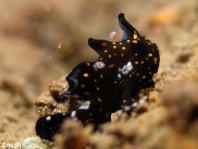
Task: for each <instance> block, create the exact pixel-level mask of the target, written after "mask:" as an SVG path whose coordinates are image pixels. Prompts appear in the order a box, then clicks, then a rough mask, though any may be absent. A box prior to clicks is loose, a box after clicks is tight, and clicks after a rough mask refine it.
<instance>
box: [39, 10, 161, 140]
mask: <svg viewBox="0 0 198 149" xmlns="http://www.w3.org/2000/svg"><path fill="white" fill-rule="evenodd" d="M118 20H119V25H120V27H121V29H122V30H123V38H122V40H121V41H118V42H111V41H107V40H96V39H93V38H89V39H88V45H89V46H90V47H91V48H92V49H93V50H95V52H96V53H97V54H98V55H99V57H98V59H97V60H96V61H94V62H87V63H81V64H79V65H77V66H76V67H75V68H74V69H73V70H72V72H71V73H70V74H69V75H68V76H67V77H66V80H67V81H68V84H69V88H68V90H67V91H65V92H64V94H65V95H74V94H75V95H78V96H80V97H82V98H83V99H84V100H85V104H83V105H81V106H80V107H79V108H77V109H75V110H73V111H70V112H68V113H67V114H65V113H57V114H54V115H47V116H44V117H41V118H40V119H39V120H38V121H37V123H36V133H37V135H38V136H40V137H41V138H43V139H48V140H52V138H53V136H54V134H56V133H58V132H59V131H60V127H61V124H62V123H63V121H64V120H65V119H74V118H75V119H77V120H79V121H81V122H82V123H83V124H84V125H86V124H87V123H93V124H94V125H95V126H96V128H97V126H99V125H100V124H102V123H105V122H107V121H110V116H111V113H113V112H115V111H117V110H119V109H122V108H123V107H126V106H128V107H131V108H134V105H135V104H134V102H135V101H134V100H132V98H133V97H134V96H136V94H137V93H138V92H139V91H140V90H142V89H144V88H148V87H154V81H153V79H152V77H153V74H155V73H156V72H157V71H158V67H159V61H160V57H159V50H158V47H157V45H156V44H155V43H152V42H151V41H150V40H148V39H146V38H145V37H143V36H141V35H140V34H139V33H138V31H137V30H136V29H135V28H134V27H133V26H132V25H131V24H130V23H129V22H128V21H127V20H126V19H125V16H124V14H123V13H121V14H119V15H118Z"/></svg>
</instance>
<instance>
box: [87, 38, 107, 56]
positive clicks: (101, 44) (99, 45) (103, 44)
mask: <svg viewBox="0 0 198 149" xmlns="http://www.w3.org/2000/svg"><path fill="white" fill-rule="evenodd" d="M88 44H89V46H90V47H91V48H92V49H94V50H95V51H96V52H97V53H98V54H99V55H102V54H103V53H104V51H105V50H107V49H108V47H109V45H110V42H109V41H107V40H97V39H93V38H89V39H88Z"/></svg>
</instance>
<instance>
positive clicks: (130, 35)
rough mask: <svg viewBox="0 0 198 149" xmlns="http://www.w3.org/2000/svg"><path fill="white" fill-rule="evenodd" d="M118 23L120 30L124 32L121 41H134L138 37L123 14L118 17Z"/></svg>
mask: <svg viewBox="0 0 198 149" xmlns="http://www.w3.org/2000/svg"><path fill="white" fill-rule="evenodd" d="M118 21H119V25H120V27H121V29H122V30H123V31H124V33H123V40H127V39H136V38H139V37H140V34H139V33H138V31H137V30H136V29H135V28H134V27H133V26H132V25H131V24H130V23H129V22H128V21H127V20H126V19H125V16H124V14H123V13H120V14H119V15H118Z"/></svg>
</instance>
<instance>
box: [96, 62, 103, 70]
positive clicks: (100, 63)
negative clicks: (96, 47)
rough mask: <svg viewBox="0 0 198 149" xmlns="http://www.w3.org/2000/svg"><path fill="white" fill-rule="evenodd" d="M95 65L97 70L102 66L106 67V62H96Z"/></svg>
mask: <svg viewBox="0 0 198 149" xmlns="http://www.w3.org/2000/svg"><path fill="white" fill-rule="evenodd" d="M93 67H94V69H95V70H98V69H102V68H104V67H105V63H103V62H98V61H97V62H95V64H94V65H93Z"/></svg>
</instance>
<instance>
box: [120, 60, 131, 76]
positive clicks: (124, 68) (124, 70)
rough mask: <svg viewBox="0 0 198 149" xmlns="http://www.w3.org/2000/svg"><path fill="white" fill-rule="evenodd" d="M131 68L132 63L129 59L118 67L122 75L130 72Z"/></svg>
mask: <svg viewBox="0 0 198 149" xmlns="http://www.w3.org/2000/svg"><path fill="white" fill-rule="evenodd" d="M132 70H133V65H132V63H131V62H130V61H129V62H128V63H127V64H126V65H124V66H123V67H122V68H118V71H119V72H121V73H122V74H123V75H127V74H129V72H131V71H132Z"/></svg>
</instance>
